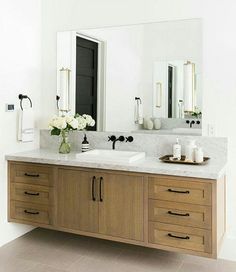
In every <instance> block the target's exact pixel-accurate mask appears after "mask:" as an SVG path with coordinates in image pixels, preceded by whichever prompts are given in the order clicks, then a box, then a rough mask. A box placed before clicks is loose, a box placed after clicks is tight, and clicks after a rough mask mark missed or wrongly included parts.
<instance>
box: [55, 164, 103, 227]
mask: <svg viewBox="0 0 236 272" xmlns="http://www.w3.org/2000/svg"><path fill="white" fill-rule="evenodd" d="M58 174H59V176H58V184H57V224H58V226H60V227H64V228H68V229H72V230H82V231H88V232H98V208H99V207H98V202H97V201H94V200H93V193H92V189H93V176H94V174H93V173H90V172H87V171H79V170H70V169H59V173H58ZM94 183H95V182H94ZM94 187H95V184H94Z"/></svg>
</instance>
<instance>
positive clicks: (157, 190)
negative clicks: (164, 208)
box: [149, 176, 211, 205]
mask: <svg viewBox="0 0 236 272" xmlns="http://www.w3.org/2000/svg"><path fill="white" fill-rule="evenodd" d="M175 191H176V192H175ZM149 198H152V199H160V200H167V201H174V202H183V203H190V204H198V205H211V183H202V182H198V181H197V180H195V182H188V181H181V180H175V179H174V178H172V179H170V178H169V179H163V178H159V177H158V176H157V177H150V178H149Z"/></svg>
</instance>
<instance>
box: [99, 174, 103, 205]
mask: <svg viewBox="0 0 236 272" xmlns="http://www.w3.org/2000/svg"><path fill="white" fill-rule="evenodd" d="M102 182H103V177H100V183H99V194H100V202H103V198H102Z"/></svg>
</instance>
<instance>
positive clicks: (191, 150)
mask: <svg viewBox="0 0 236 272" xmlns="http://www.w3.org/2000/svg"><path fill="white" fill-rule="evenodd" d="M195 149H196V144H195V140H190V141H189V143H188V144H187V146H186V147H185V155H186V157H185V160H186V161H188V162H194V161H195Z"/></svg>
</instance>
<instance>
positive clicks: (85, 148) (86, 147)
mask: <svg viewBox="0 0 236 272" xmlns="http://www.w3.org/2000/svg"><path fill="white" fill-rule="evenodd" d="M88 150H89V142H88V140H87V136H86V134H84V140H83V142H82V150H81V151H82V152H86V151H88Z"/></svg>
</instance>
